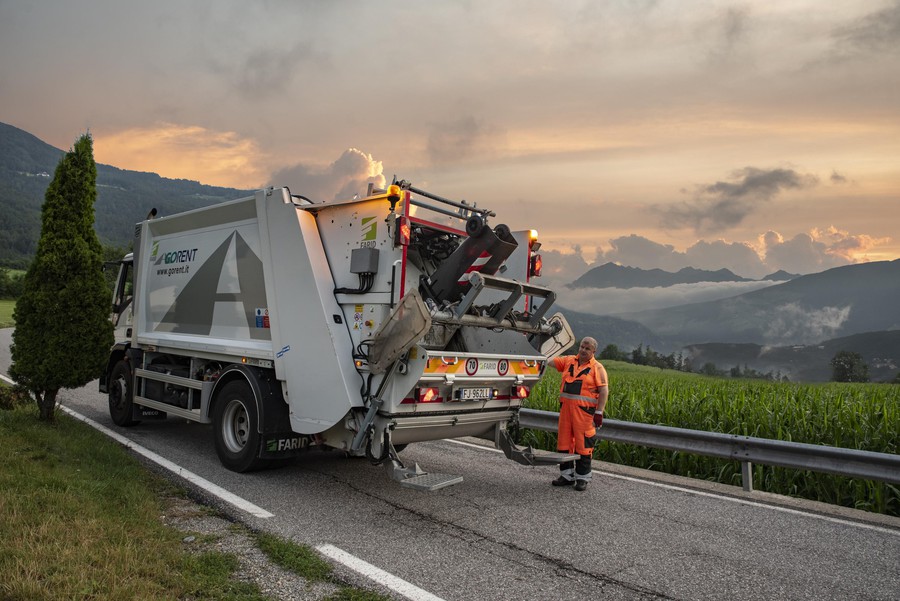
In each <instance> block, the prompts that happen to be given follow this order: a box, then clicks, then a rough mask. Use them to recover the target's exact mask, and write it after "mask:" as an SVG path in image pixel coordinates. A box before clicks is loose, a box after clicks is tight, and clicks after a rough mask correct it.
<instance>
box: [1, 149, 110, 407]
mask: <svg viewBox="0 0 900 601" xmlns="http://www.w3.org/2000/svg"><path fill="white" fill-rule="evenodd" d="M96 198H97V165H96V163H95V162H94V149H93V140H92V139H91V136H90V134H84V135H82V136H81V137H80V138H79V139H78V141H76V142H75V145H74V147H73V148H72V150H70V151H69V152H68V153H66V155H65V156H64V157H63V158H62V160H60V162H59V165H57V167H56V172H55V173H54V175H53V180H52V181H51V182H50V186H49V187H48V188H47V193H46V195H45V197H44V205H43V207H42V208H41V237H40V240H39V241H38V248H37V253H36V255H35V257H34V260H33V261H32V262H31V265H30V266H29V267H28V271H27V273H26V274H25V282H24V287H23V290H22V295H21V296H20V297H19V300H18V301H17V303H16V308H15V311H14V313H13V319H14V320H15V323H16V329H15V331H14V332H13V343H12V346H11V347H10V350H11V352H12V366H11V367H10V375H11V376H12V377H13V379H15V380H16V382H18V383H19V384H20V385H22V386H24V387H25V388H27V389H28V390H30V391H31V392H32V394H34V397H35V399H36V400H37V404H38V411H39V414H40V418H41V419H42V420H49V421H53V420H54V418H55V413H56V399H57V394H58V393H59V390H60V389H61V388H80V387H81V386H84V385H85V384H87V383H88V382H90V381H91V380H93V379H95V378H97V377H99V376H100V375H101V374H102V373H103V370H104V368H105V366H106V360H107V357H108V356H109V349H110V347H111V346H112V344H113V332H112V324H111V323H110V321H109V312H110V302H111V301H110V298H111V293H110V292H108V289H107V287H106V283H105V281H104V278H103V249H102V247H101V245H100V241H99V239H98V238H97V234H96V232H95V231H94V201H95V200H96Z"/></svg>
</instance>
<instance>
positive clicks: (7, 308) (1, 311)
mask: <svg viewBox="0 0 900 601" xmlns="http://www.w3.org/2000/svg"><path fill="white" fill-rule="evenodd" d="M15 308H16V301H14V300H0V328H11V327H13V325H14V324H13V317H12V315H13V309H15Z"/></svg>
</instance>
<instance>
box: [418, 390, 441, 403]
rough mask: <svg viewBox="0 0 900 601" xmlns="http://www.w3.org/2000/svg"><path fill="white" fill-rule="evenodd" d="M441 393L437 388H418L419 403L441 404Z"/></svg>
mask: <svg viewBox="0 0 900 601" xmlns="http://www.w3.org/2000/svg"><path fill="white" fill-rule="evenodd" d="M440 395H441V391H440V390H438V389H437V388H416V402H417V403H440V402H441V401H442V400H443V399H441V396H440Z"/></svg>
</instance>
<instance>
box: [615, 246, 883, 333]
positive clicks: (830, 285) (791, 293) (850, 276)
mask: <svg viewBox="0 0 900 601" xmlns="http://www.w3.org/2000/svg"><path fill="white" fill-rule="evenodd" d="M617 317H619V318H622V319H625V320H631V321H636V322H638V323H640V324H641V325H643V326H644V327H646V328H648V329H649V330H651V331H652V332H654V333H655V334H656V335H657V336H660V337H662V338H664V339H667V340H669V341H670V342H675V343H679V344H680V345H682V346H683V345H687V344H696V343H700V342H732V343H751V344H770V345H771V344H776V345H777V344H812V343H817V342H820V341H822V340H827V339H830V338H837V337H842V336H850V335H853V334H859V333H862V332H874V331H883V330H897V329H900V259H897V260H894V261H875V262H871V263H860V264H856V265H845V266H842V267H835V268H833V269H829V270H827V271H823V272H821V273H814V274H810V275H805V276H801V277H798V278H795V279H793V280H790V281H788V282H784V283H782V284H777V285H774V286H769V287H767V288H763V289H761V290H755V291H753V292H747V293H745V294H741V295H738V296H734V297H730V298H725V299H721V300H716V301H710V302H705V303H694V304H690V305H681V306H677V307H668V308H664V309H655V310H651V311H640V312H636V313H626V314H618V315H617Z"/></svg>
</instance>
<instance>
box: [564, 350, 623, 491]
mask: <svg viewBox="0 0 900 601" xmlns="http://www.w3.org/2000/svg"><path fill="white" fill-rule="evenodd" d="M596 352H597V341H596V340H594V339H593V338H591V337H585V338H584V339H583V340H582V341H581V345H580V346H579V347H578V354H577V355H566V356H563V357H556V358H555V359H553V367H555V368H556V369H557V371H559V372H560V373H561V374H562V387H561V389H560V392H559V402H560V408H559V436H558V440H557V443H556V447H557V449H559V451H560V452H563V453H577V454H578V455H580V458H579V459H578V461H567V462H565V463H561V464H560V465H559V469H560V475H559V478H557V479H556V480H554V481H553V482H552V484H553V486H570V485H572V484H574V485H575V490H579V491H580V490H585V489H586V488H587V485H588V482H590V480H591V457H592V456H593V454H594V445H595V444H596V442H597V440H598V438H597V428H599V427H600V426H601V425H603V411H604V410H605V409H606V400H607V399H608V398H609V377H608V376H607V375H606V368H604V367H603V365H602V364H601V363H600V362H599V361H597V359H595V358H594V353H596Z"/></svg>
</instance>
